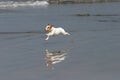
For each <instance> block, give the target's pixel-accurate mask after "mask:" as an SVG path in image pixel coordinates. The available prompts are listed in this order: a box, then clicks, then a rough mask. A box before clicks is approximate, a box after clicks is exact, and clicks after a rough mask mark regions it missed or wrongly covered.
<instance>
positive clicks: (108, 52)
mask: <svg viewBox="0 0 120 80" xmlns="http://www.w3.org/2000/svg"><path fill="white" fill-rule="evenodd" d="M119 7H120V3H101V4H78V5H72V4H69V5H49V6H47V7H41V6H40V7H38V6H37V7H17V8H5V9H3V8H2V9H0V25H1V26H0V80H8V79H9V80H40V79H42V80H74V79H76V80H119V79H120V76H119V75H120V68H119V67H120V63H119V62H120V54H119V53H120V49H119V48H120V16H119V14H120V9H119ZM76 14H91V15H97V14H101V15H106V14H108V15H113V16H76ZM115 14H118V16H114V15H115ZM47 24H53V25H54V26H55V27H58V26H61V27H63V28H64V29H65V30H66V31H68V32H69V33H70V34H71V35H70V36H62V35H60V36H56V37H50V39H49V40H48V41H45V38H46V36H45V32H44V28H45V26H46V25H47ZM46 50H48V51H49V53H51V54H52V56H50V57H52V58H53V57H56V56H57V59H56V60H58V61H60V62H58V63H54V64H52V62H51V61H52V60H51V61H50V62H51V63H50V66H51V67H52V68H49V67H47V63H46V62H47V61H46V59H47V58H46V53H47V52H46ZM58 53H60V54H58ZM62 53H63V54H64V53H65V58H64V59H63V57H61V58H60V57H58V56H60V55H62ZM53 55H54V56H53ZM53 62H54V61H53Z"/></svg>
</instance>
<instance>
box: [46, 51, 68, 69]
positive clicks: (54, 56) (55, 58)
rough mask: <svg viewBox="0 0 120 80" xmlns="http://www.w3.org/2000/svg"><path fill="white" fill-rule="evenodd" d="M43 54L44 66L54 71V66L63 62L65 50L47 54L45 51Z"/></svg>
mask: <svg viewBox="0 0 120 80" xmlns="http://www.w3.org/2000/svg"><path fill="white" fill-rule="evenodd" d="M45 53H46V54H45V60H46V65H47V67H48V68H49V69H54V67H53V66H54V64H56V63H60V62H62V61H64V60H65V58H66V55H67V53H66V51H65V50H58V51H53V52H49V51H48V50H47V49H46V50H45Z"/></svg>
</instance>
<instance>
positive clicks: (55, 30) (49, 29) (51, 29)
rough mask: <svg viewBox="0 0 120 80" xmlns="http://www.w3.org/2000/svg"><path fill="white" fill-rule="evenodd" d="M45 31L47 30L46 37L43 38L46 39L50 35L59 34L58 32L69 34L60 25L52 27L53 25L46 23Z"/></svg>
mask: <svg viewBox="0 0 120 80" xmlns="http://www.w3.org/2000/svg"><path fill="white" fill-rule="evenodd" d="M45 30H46V32H48V33H47V34H46V35H47V38H46V39H45V40H48V39H49V37H50V36H55V35H59V34H62V35H70V34H69V33H68V32H66V31H65V30H64V29H63V28H61V27H58V28H55V27H53V25H50V24H48V25H47V26H46V28H45Z"/></svg>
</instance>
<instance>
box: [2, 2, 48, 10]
mask: <svg viewBox="0 0 120 80" xmlns="http://www.w3.org/2000/svg"><path fill="white" fill-rule="evenodd" d="M48 5H49V3H48V2H47V1H26V2H14V1H7V2H0V8H16V7H30V6H31V7H36V6H43V7H47V6H48Z"/></svg>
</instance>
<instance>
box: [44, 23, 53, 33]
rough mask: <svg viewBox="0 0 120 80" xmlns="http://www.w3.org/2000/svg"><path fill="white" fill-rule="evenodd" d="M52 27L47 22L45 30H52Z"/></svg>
mask: <svg viewBox="0 0 120 80" xmlns="http://www.w3.org/2000/svg"><path fill="white" fill-rule="evenodd" d="M52 27H53V26H52V25H50V24H48V25H47V26H46V28H45V30H46V32H49V31H51V30H52Z"/></svg>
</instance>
